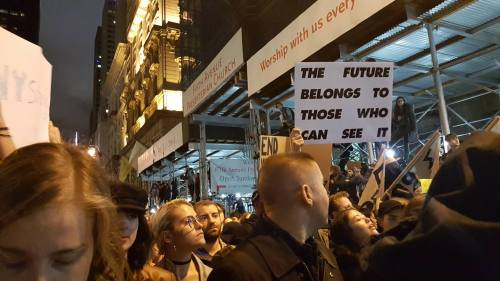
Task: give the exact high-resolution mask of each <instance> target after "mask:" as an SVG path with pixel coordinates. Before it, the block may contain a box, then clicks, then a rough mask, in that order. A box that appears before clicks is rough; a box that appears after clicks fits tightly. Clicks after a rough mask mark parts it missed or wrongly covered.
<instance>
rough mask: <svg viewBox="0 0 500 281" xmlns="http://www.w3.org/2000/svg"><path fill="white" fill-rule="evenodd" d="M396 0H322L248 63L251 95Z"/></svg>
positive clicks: (315, 3)
mask: <svg viewBox="0 0 500 281" xmlns="http://www.w3.org/2000/svg"><path fill="white" fill-rule="evenodd" d="M394 1H395V0H329V1H326V0H322V1H315V2H314V3H313V4H312V5H311V6H310V7H309V8H307V9H306V10H305V11H304V12H303V13H302V14H300V15H299V16H298V17H297V18H296V19H295V20H293V21H292V22H291V23H290V24H289V25H288V26H287V27H285V28H284V29H283V30H282V31H281V32H280V33H279V34H278V35H276V37H274V38H273V39H272V40H270V41H269V42H268V43H267V44H266V45H265V46H264V47H262V49H260V50H259V51H258V52H257V53H255V54H254V55H253V56H252V57H251V58H250V59H249V60H248V62H247V71H248V95H249V96H251V95H253V94H255V93H256V92H257V91H259V90H260V89H262V88H263V87H264V86H266V85H267V84H269V83H271V82H272V81H273V80H274V79H276V78H277V77H279V76H281V75H282V74H283V73H285V72H287V71H288V70H290V69H291V68H292V67H293V66H294V65H295V63H297V62H301V61H303V60H305V59H306V58H308V57H309V56H311V55H312V54H314V53H316V52H317V51H319V50H320V49H321V48H323V47H324V46H326V45H327V44H329V43H330V42H332V41H334V40H335V39H337V38H339V37H340V36H342V35H343V34H345V33H346V32H348V31H349V30H351V29H352V28H354V27H355V26H357V25H358V24H360V23H361V22H363V21H364V20H366V19H368V18H369V17H371V16H372V15H373V14H375V13H377V12H378V11H380V10H382V9H383V8H384V7H386V6H388V5H389V4H391V3H393V2H394Z"/></svg>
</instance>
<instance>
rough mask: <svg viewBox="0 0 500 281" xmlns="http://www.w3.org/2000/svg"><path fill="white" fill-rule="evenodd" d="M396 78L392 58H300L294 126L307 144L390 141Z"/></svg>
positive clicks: (296, 81) (297, 70)
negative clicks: (358, 59)
mask: <svg viewBox="0 0 500 281" xmlns="http://www.w3.org/2000/svg"><path fill="white" fill-rule="evenodd" d="M392 83H393V64H392V63H386V62H348V63H347V62H346V63H344V62H305V63H299V64H297V65H296V66H295V126H296V127H297V128H300V130H301V131H302V137H303V138H304V141H305V143H357V142H372V141H373V142H375V141H389V140H390V138H391V114H392V113H391V112H392V108H391V107H392Z"/></svg>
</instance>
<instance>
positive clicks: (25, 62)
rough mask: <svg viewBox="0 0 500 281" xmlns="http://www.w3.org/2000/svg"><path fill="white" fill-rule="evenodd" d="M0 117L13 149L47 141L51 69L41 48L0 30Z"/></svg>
mask: <svg viewBox="0 0 500 281" xmlns="http://www.w3.org/2000/svg"><path fill="white" fill-rule="evenodd" d="M0 42H1V44H0V118H3V121H4V122H5V124H6V126H7V127H8V128H9V133H10V135H11V136H12V141H13V142H14V145H15V147H16V148H19V147H22V146H26V145H30V144H33V143H38V142H48V141H49V107H50V84H51V79H52V66H51V65H50V63H49V62H48V61H47V60H46V59H45V57H44V56H43V54H42V49H41V48H40V47H39V46H37V45H35V44H33V43H30V42H28V41H26V40H24V39H23V38H21V37H19V36H17V35H15V34H13V33H11V32H9V31H7V30H5V29H3V28H0Z"/></svg>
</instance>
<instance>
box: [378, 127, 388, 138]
mask: <svg viewBox="0 0 500 281" xmlns="http://www.w3.org/2000/svg"><path fill="white" fill-rule="evenodd" d="M388 130H389V128H378V130H377V137H379V138H380V137H382V138H385V136H386V135H387V131H388Z"/></svg>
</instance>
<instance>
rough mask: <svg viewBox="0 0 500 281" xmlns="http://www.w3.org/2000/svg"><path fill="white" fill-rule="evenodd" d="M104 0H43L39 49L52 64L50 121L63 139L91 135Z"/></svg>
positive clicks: (41, 2) (41, 4)
mask: <svg viewBox="0 0 500 281" xmlns="http://www.w3.org/2000/svg"><path fill="white" fill-rule="evenodd" d="M103 4H104V0H69V1H68V0H41V1H40V42H39V44H40V46H41V47H42V48H43V52H44V55H45V57H46V58H47V60H48V61H49V62H50V63H51V64H52V67H53V69H52V97H51V105H50V118H51V120H53V121H54V123H55V125H56V126H58V127H59V128H60V129H61V133H62V134H63V137H65V138H66V139H67V140H69V138H72V137H73V136H74V134H75V131H76V130H78V132H79V134H82V136H88V130H89V118H90V109H91V107H92V88H93V58H94V37H95V32H96V29H97V26H99V25H100V23H101V15H102V7H103Z"/></svg>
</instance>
